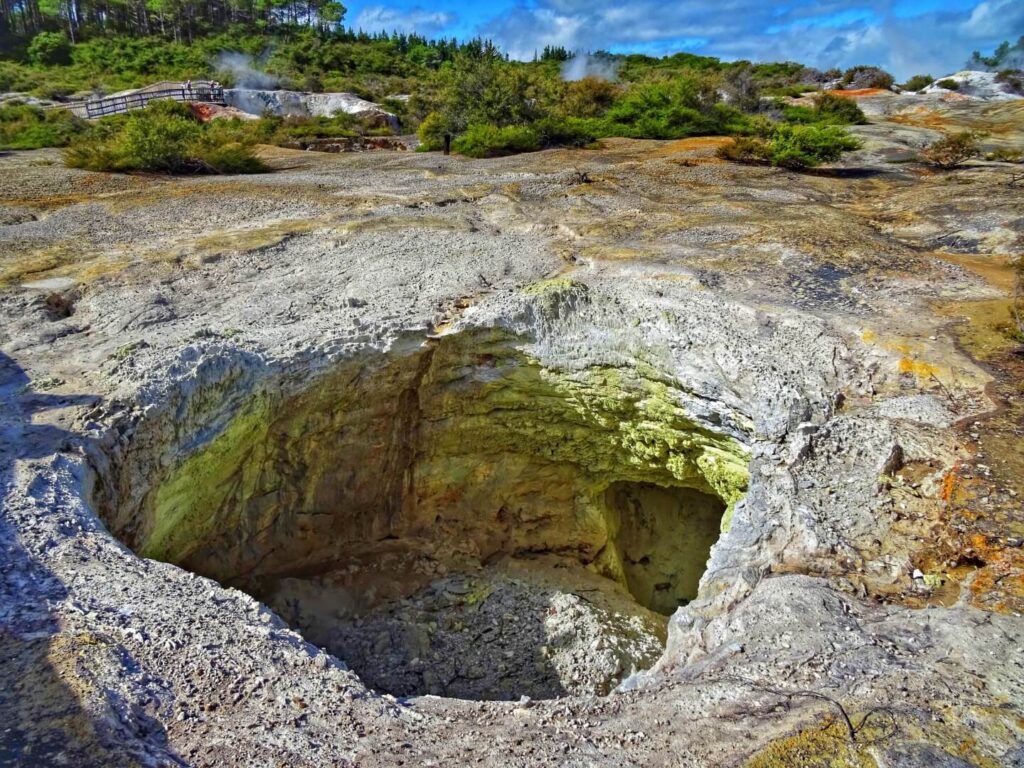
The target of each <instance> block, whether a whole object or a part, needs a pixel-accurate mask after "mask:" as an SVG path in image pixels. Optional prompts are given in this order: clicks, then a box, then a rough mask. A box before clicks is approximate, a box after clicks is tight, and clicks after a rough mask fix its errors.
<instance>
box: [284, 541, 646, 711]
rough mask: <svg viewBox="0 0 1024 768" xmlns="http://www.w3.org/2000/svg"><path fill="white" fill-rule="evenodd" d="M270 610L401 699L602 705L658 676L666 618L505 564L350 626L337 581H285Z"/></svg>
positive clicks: (596, 584) (601, 591)
mask: <svg viewBox="0 0 1024 768" xmlns="http://www.w3.org/2000/svg"><path fill="white" fill-rule="evenodd" d="M268 602H269V604H270V605H271V607H272V608H274V610H275V611H276V612H277V613H278V614H279V615H281V616H282V618H284V619H285V620H286V621H288V622H289V623H290V624H291V625H292V626H294V627H295V628H297V629H299V630H300V631H301V632H302V633H303V636H304V637H306V638H307V639H308V640H310V641H311V642H314V643H316V644H317V645H320V646H321V647H323V648H326V649H327V650H329V651H331V652H332V653H334V654H335V655H336V656H338V657H340V658H344V659H345V661H346V662H347V663H348V664H349V666H350V667H351V668H352V669H353V670H354V671H356V672H357V673H358V674H359V676H360V677H361V678H362V679H363V681H364V682H365V683H366V684H367V685H370V686H372V687H374V688H376V689H377V690H382V691H388V692H390V693H392V694H395V695H398V696H411V695H420V694H434V695H437V696H448V697H454V698H463V699H478V700H481V699H488V700H502V699H504V700H516V699H519V698H521V697H523V696H528V697H530V698H534V699H549V698H557V697H559V696H565V695H594V694H598V695H603V694H606V693H609V692H610V691H611V689H612V688H613V687H614V686H615V685H616V684H618V683H619V682H621V681H622V680H623V679H624V678H625V677H627V676H628V675H630V674H632V673H633V672H637V671H639V670H641V669H646V668H649V667H651V666H652V665H653V664H654V663H655V661H657V659H658V657H659V656H660V655H661V653H662V651H663V649H664V642H665V628H666V617H665V616H662V615H660V614H658V613H655V612H653V611H650V610H647V609H645V608H643V607H642V606H640V605H638V604H637V603H636V601H635V600H634V599H633V598H632V596H631V595H630V594H629V593H628V592H626V591H625V590H624V589H623V588H622V587H621V586H620V585H618V584H616V583H615V582H613V581H611V580H609V579H607V578H604V577H601V576H597V575H595V574H593V573H591V572H590V571H588V570H586V569H585V568H583V567H582V566H580V565H579V564H578V563H574V562H570V561H567V560H564V559H559V558H554V557H538V558H531V559H528V560H520V559H512V558H510V559H507V560H504V561H502V562H500V563H497V564H494V565H490V566H487V567H484V568H481V569H479V570H477V571H475V572H472V573H459V574H453V575H451V576H446V577H443V578H439V579H437V580H435V581H433V582H432V583H431V584H430V585H428V586H427V587H425V588H423V589H421V590H419V591H417V592H416V593H414V594H413V595H410V596H409V597H407V598H404V599H401V600H395V601H391V602H388V603H385V604H383V605H380V606H377V607H375V608H374V609H372V610H370V611H368V612H366V613H365V614H362V615H360V616H344V615H340V614H339V612H338V610H337V609H338V606H339V605H343V604H344V603H345V596H344V590H343V589H341V590H339V589H338V588H337V587H334V586H332V584H331V580H330V578H329V577H327V578H320V579H316V580H303V579H284V580H282V581H280V582H279V583H278V584H277V585H276V588H275V590H274V592H273V594H272V595H270V596H269V597H268Z"/></svg>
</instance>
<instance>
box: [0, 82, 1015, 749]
mask: <svg viewBox="0 0 1024 768" xmlns="http://www.w3.org/2000/svg"><path fill="white" fill-rule="evenodd" d="M863 101H864V104H865V106H866V107H868V109H869V110H870V111H871V112H872V113H873V114H874V115H875V117H874V118H873V124H872V125H869V126H864V127H861V128H857V129H855V130H856V131H858V132H859V133H860V134H861V135H862V136H863V137H865V139H866V144H865V148H864V149H863V150H861V151H859V152H857V153H854V154H853V155H851V156H850V157H849V158H848V159H847V160H845V161H844V162H843V163H842V165H841V167H838V168H835V169H831V170H829V171H825V172H821V173H816V174H803V175H799V174H795V173H791V172H787V171H782V170H777V169H770V168H755V167H746V166H739V165H730V164H725V163H721V162H719V161H717V160H716V159H715V158H714V148H715V147H716V146H717V145H718V143H720V141H721V140H719V139H692V140H686V141H681V142H674V143H669V142H635V141H625V140H615V141H608V142H606V146H605V147H604V148H603V149H600V150H589V151H572V152H570V151H549V152H543V153H538V154H532V155H522V156H518V157H514V158H508V159H502V160H489V161H470V160H465V159H461V158H455V157H450V158H449V157H441V156H438V155H436V154H415V153H396V152H380V153H365V154H350V155H325V154H316V153H309V152H307V153H300V152H288V151H284V150H270V149H268V150H267V156H268V157H269V158H270V160H271V162H272V163H273V165H274V166H275V168H276V171H275V172H274V173H272V174H267V175H263V176H255V177H245V178H215V177H206V178H201V177H195V178H168V177H154V176H124V175H105V174H91V173H86V172H80V171H73V170H68V169H65V168H64V167H63V166H62V165H61V164H60V162H59V155H58V153H55V152H51V151H40V152H31V153H15V154H9V155H7V156H5V157H0V350H2V351H0V430H2V431H0V438H2V439H0V494H2V496H0V499H2V516H0V526H2V531H0V542H2V546H3V547H4V549H3V555H2V560H0V628H2V634H0V644H2V658H3V663H2V665H0V763H3V764H21V765H44V764H45V765H73V766H82V765H160V766H163V765H193V766H232V765H238V766H257V765H266V766H279V765H288V766H299V765H309V766H324V765H359V766H393V765H416V766H419V765H435V766H450V765H501V766H534V765H558V766H598V765H607V766H626V765H636V766H663V765H664V766H681V765H684V766H719V765H722V766H725V765H740V764H744V763H746V764H748V765H751V766H798V765H849V766H879V768H889V767H891V766H906V767H910V766H993V765H1019V764H1021V763H1022V762H1024V750H1022V748H1021V747H1020V746H1019V742H1020V741H1021V735H1022V732H1024V725H1022V724H1024V720H1022V718H1024V670H1022V667H1021V664H1022V661H1024V652H1022V647H1021V641H1022V639H1024V621H1022V619H1021V611H1022V609H1024V556H1022V552H1021V545H1022V541H1024V525H1022V519H1024V514H1022V510H1021V501H1020V500H1021V498H1022V495H1021V494H1024V451H1022V447H1024V446H1022V437H1021V436H1022V433H1024V429H1022V419H1021V416H1022V414H1024V391H1022V388H1021V386H1022V385H1021V381H1022V378H1024V359H1022V358H1021V356H1020V355H1018V354H1017V353H1016V351H1015V350H1016V347H1017V346H1018V344H1017V342H1015V341H1014V340H1013V338H1012V333H1011V329H1010V327H1009V306H1010V300H1009V292H1010V290H1011V286H1012V273H1011V269H1010V267H1009V262H1010V260H1011V259H1012V258H1013V257H1014V256H1016V255H1018V254H1020V253H1021V251H1022V250H1024V246H1022V242H1024V210H1022V204H1021V190H1020V188H1019V187H1015V186H1013V185H1012V184H1011V181H1012V178H1013V174H1014V169H1013V168H1012V167H1009V166H1006V165H1002V164H995V163H985V162H981V163H974V164H972V165H970V166H969V167H967V168H964V169H961V170H958V171H956V172H951V173H937V172H932V171H928V170H925V169H923V168H921V167H920V166H918V165H915V164H913V163H906V162H903V161H904V160H906V159H907V158H908V157H910V156H911V155H912V154H913V150H914V149H915V148H916V147H919V146H920V145H921V144H922V143H924V142H925V141H927V140H929V139H930V138H933V137H935V136H936V135H938V134H937V133H936V132H935V131H936V129H938V128H949V127H954V128H955V127H958V126H967V127H979V126H980V127H983V128H985V129H986V130H988V131H989V133H990V137H989V139H988V141H989V142H990V144H991V145H992V146H1010V147H1012V146H1021V143H1022V140H1024V102H1020V101H1018V102H1002V103H998V104H983V103H978V102H971V103H966V102H962V101H957V102H952V103H947V102H945V101H943V100H941V99H939V98H933V99H930V100H928V99H913V98H905V97H895V96H885V97H877V96H876V97H871V98H868V99H864V100H863ZM709 547H710V559H709V560H708V550H709ZM136 553H138V554H136ZM150 558H151V559H150ZM705 564H706V569H705ZM196 574H199V575H196ZM698 584H699V588H698ZM250 595H252V596H255V598H258V599H260V600H263V601H264V603H260V602H257V599H254V597H252V596H250ZM267 606H270V608H268V607H267ZM677 607H678V610H676V608H677ZM271 608H272V609H273V612H272V610H271ZM669 615H671V618H670V619H667V620H666V617H667V616H669ZM666 621H667V624H666ZM285 622H287V624H286V623H285ZM289 625H290V627H289ZM666 629H667V645H665V646H663V642H664V640H665V638H666ZM300 632H301V634H299V633H300ZM347 664H348V665H351V667H352V669H351V670H350V669H349V667H348V666H347ZM642 670H643V671H642ZM357 673H358V674H357ZM613 689H614V690H613ZM609 691H611V692H609ZM527 697H528V698H527ZM845 717H849V723H847V721H846V720H845V719H844V718H845ZM851 729H852V730H851Z"/></svg>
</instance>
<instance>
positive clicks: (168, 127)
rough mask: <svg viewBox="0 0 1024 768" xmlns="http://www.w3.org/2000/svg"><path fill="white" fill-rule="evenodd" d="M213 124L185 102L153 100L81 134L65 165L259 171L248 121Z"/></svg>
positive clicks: (169, 170)
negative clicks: (196, 115)
mask: <svg viewBox="0 0 1024 768" xmlns="http://www.w3.org/2000/svg"><path fill="white" fill-rule="evenodd" d="M210 125H214V126H215V127H213V128H211V127H210V126H208V125H204V124H203V123H200V122H199V121H198V120H196V118H195V117H194V116H193V114H192V111H191V110H190V109H189V108H188V107H187V106H185V105H182V104H177V103H175V102H170V101H164V102H152V103H151V104H150V105H149V106H148V107H147V108H146V109H143V110H138V111H136V112H131V113H129V114H127V115H118V116H116V117H111V118H105V119H104V120H101V121H100V122H99V124H97V125H95V126H94V127H92V128H91V129H90V130H89V131H87V132H86V133H85V134H83V135H82V136H80V137H78V138H77V139H76V140H75V141H74V142H72V144H71V146H70V147H69V148H68V149H67V150H66V152H65V158H64V159H65V163H66V164H67V165H68V166H70V167H72V168H84V169H86V170H90V171H163V172H166V173H259V172H261V171H266V170H269V169H268V168H267V166H266V165H265V164H264V163H263V162H262V161H261V160H260V159H259V158H258V157H256V155H255V153H254V151H253V144H254V142H253V140H252V139H251V137H250V136H248V135H246V127H245V126H244V124H241V125H237V126H230V125H227V126H217V125H216V124H210Z"/></svg>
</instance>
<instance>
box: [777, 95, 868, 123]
mask: <svg viewBox="0 0 1024 768" xmlns="http://www.w3.org/2000/svg"><path fill="white" fill-rule="evenodd" d="M782 116H783V117H784V118H785V119H786V122H789V123H800V124H803V125H814V124H825V125H863V124H864V123H866V122H867V121H868V119H867V116H866V115H865V114H864V112H863V111H862V110H861V108H860V107H859V106H857V102H855V101H854V100H853V99H851V98H848V97H845V96H836V95H835V94H832V93H822V94H820V95H818V96H816V97H815V99H814V106H813V107H805V106H802V105H795V104H794V105H786V106H783V108H782Z"/></svg>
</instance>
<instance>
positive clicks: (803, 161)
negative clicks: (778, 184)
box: [769, 125, 860, 169]
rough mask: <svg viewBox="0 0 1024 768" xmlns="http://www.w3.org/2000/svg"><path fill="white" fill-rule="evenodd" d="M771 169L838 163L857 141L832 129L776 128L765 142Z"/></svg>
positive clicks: (823, 126) (831, 127) (794, 126)
mask: <svg viewBox="0 0 1024 768" xmlns="http://www.w3.org/2000/svg"><path fill="white" fill-rule="evenodd" d="M769 143H770V146H771V150H772V154H771V163H772V165H780V166H782V167H783V168H793V169H801V168H811V167H813V166H816V165H820V164H821V163H830V162H833V161H835V160H838V159H839V158H840V157H841V156H842V154H843V152H849V151H851V150H854V149H858V148H859V147H860V141H859V140H858V139H857V138H856V137H854V136H851V135H850V134H848V133H847V132H846V131H844V130H843V129H842V128H840V127H839V126H836V125H779V126H778V127H777V128H776V129H775V131H774V133H773V134H772V137H771V139H770V140H769Z"/></svg>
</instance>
